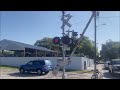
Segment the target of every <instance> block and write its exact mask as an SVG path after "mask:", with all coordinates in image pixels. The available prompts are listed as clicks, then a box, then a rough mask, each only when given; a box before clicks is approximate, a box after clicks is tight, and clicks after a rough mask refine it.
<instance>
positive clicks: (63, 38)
mask: <svg viewBox="0 0 120 90" xmlns="http://www.w3.org/2000/svg"><path fill="white" fill-rule="evenodd" d="M62 43H63V44H69V43H70V38H69V37H68V36H63V37H62Z"/></svg>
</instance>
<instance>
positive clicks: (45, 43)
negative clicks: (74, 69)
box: [34, 36, 98, 58]
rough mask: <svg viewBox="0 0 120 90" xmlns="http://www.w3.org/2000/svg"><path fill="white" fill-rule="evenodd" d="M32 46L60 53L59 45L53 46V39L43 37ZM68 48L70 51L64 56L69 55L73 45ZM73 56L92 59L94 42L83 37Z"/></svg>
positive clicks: (75, 39) (75, 38)
mask: <svg viewBox="0 0 120 90" xmlns="http://www.w3.org/2000/svg"><path fill="white" fill-rule="evenodd" d="M71 38H73V37H71ZM77 40H78V38H77V37H74V41H75V42H77ZM34 45H36V46H41V47H46V48H48V49H52V50H56V51H59V52H62V48H61V46H60V45H55V44H53V38H49V37H45V38H43V39H41V40H37V41H36V42H35V44H34ZM69 47H70V51H66V55H70V54H71V52H72V51H73V49H74V47H75V45H74V44H72V45H69ZM96 51H97V55H98V50H97V49H96ZM75 54H76V55H77V56H86V57H88V58H94V42H93V41H92V40H90V39H89V38H88V37H86V36H84V37H83V41H82V42H81V44H80V45H79V46H78V47H77V49H76V51H75Z"/></svg>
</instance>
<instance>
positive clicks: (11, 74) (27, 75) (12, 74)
mask: <svg viewBox="0 0 120 90" xmlns="http://www.w3.org/2000/svg"><path fill="white" fill-rule="evenodd" d="M7 75H10V76H14V77H35V76H44V75H45V74H42V75H38V74H37V73H25V74H21V73H19V72H16V73H9V74H7Z"/></svg>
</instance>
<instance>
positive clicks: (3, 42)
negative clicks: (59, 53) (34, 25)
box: [0, 39, 56, 52]
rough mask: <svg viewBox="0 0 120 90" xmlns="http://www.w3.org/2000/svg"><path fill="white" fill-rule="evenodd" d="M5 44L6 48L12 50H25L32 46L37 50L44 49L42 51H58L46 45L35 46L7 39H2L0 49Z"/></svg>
mask: <svg viewBox="0 0 120 90" xmlns="http://www.w3.org/2000/svg"><path fill="white" fill-rule="evenodd" d="M3 44H4V47H5V49H8V50H10V49H11V50H24V48H31V49H37V50H42V51H48V52H56V51H53V50H50V49H47V48H45V47H40V46H34V45H30V44H25V43H21V42H16V41H12V40H6V39H4V40H1V41H0V47H1V48H0V50H2V48H3ZM5 44H6V46H5ZM10 44H12V45H11V47H10ZM18 47H19V48H18ZM12 48H13V49H12Z"/></svg>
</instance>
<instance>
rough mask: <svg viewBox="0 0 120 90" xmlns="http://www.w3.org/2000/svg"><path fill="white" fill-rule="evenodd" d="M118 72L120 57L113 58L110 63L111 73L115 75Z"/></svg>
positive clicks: (119, 70) (119, 69)
mask: <svg viewBox="0 0 120 90" xmlns="http://www.w3.org/2000/svg"><path fill="white" fill-rule="evenodd" d="M117 72H120V59H115V60H114V59H113V60H112V61H111V62H110V63H109V73H111V74H113V75H114V74H115V73H117Z"/></svg>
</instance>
